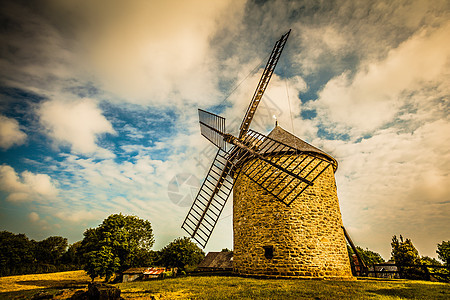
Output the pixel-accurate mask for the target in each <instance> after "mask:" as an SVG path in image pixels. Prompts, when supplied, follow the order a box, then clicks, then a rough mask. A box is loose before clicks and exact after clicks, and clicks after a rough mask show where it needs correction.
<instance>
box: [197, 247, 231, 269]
mask: <svg viewBox="0 0 450 300" xmlns="http://www.w3.org/2000/svg"><path fill="white" fill-rule="evenodd" d="M198 268H214V269H231V268H233V252H231V251H228V252H208V254H207V255H206V257H205V259H204V260H203V261H202V262H201V263H200V264H199V265H198Z"/></svg>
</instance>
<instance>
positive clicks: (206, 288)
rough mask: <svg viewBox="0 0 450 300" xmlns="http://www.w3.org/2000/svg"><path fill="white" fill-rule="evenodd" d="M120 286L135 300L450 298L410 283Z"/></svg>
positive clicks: (443, 288)
mask: <svg viewBox="0 0 450 300" xmlns="http://www.w3.org/2000/svg"><path fill="white" fill-rule="evenodd" d="M117 286H118V287H119V288H120V289H121V290H122V295H123V297H124V298H135V299H145V298H150V297H151V296H155V298H160V299H450V284H447V283H434V282H427V281H411V280H389V281H388V280H358V281H350V282H349V281H347V282H346V281H316V280H284V279H278V280H276V279H253V278H241V277H217V276H211V277H183V278H174V279H165V280H156V281H144V282H130V283H120V284H118V285H117Z"/></svg>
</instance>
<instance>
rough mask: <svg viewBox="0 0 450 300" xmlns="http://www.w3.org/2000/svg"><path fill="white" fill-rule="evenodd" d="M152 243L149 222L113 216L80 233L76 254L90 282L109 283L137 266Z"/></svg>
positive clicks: (130, 217) (135, 218)
mask: <svg viewBox="0 0 450 300" xmlns="http://www.w3.org/2000/svg"><path fill="white" fill-rule="evenodd" d="M153 243H154V238H153V230H152V227H151V224H150V222H149V221H147V220H142V219H139V218H138V217H136V216H125V215H122V214H113V215H110V216H109V217H108V218H106V219H105V220H103V223H102V224H100V225H99V227H97V228H89V229H87V230H86V231H85V232H84V238H83V240H82V241H81V246H80V249H79V253H80V254H81V255H82V256H83V262H84V265H85V266H84V269H85V271H86V272H87V273H88V275H89V276H90V277H91V279H92V280H94V278H95V277H97V276H100V277H105V281H109V280H110V278H111V277H112V275H113V274H114V273H118V272H122V271H124V270H126V269H128V268H130V267H137V266H140V263H141V261H140V259H141V258H142V257H145V256H146V255H147V254H148V252H150V248H151V247H152V246H153Z"/></svg>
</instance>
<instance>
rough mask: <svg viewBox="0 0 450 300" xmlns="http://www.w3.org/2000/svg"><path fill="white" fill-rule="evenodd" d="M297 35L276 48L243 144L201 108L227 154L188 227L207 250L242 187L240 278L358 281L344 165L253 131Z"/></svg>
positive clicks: (279, 135) (276, 135) (237, 213)
mask: <svg viewBox="0 0 450 300" xmlns="http://www.w3.org/2000/svg"><path fill="white" fill-rule="evenodd" d="M289 33H290V31H289V32H287V33H286V34H284V35H283V36H282V37H281V38H280V40H278V41H277V42H276V43H275V47H274V49H273V50H272V53H271V55H270V58H269V61H268V62H267V65H266V68H265V70H264V72H263V74H262V77H261V79H260V82H259V84H258V87H257V89H256V91H255V94H254V95H253V98H252V101H251V102H250V106H249V108H248V109H247V112H246V115H245V117H244V119H243V122H242V124H241V127H240V132H239V136H238V137H234V136H232V135H230V134H228V133H226V131H225V119H224V118H222V117H220V116H218V115H215V114H212V113H209V112H206V111H204V110H200V109H199V117H200V128H201V132H202V135H204V136H205V137H206V138H207V139H209V140H210V141H211V142H212V143H214V144H215V145H216V146H217V147H218V148H219V150H218V152H217V154H216V156H215V158H214V161H213V163H212V165H211V167H210V170H209V172H208V174H207V176H206V178H205V180H204V182H203V184H202V187H201V188H200V191H199V192H198V194H197V197H196V199H195V201H194V202H193V204H192V207H191V208H190V210H189V212H188V214H187V216H186V218H185V220H184V222H183V225H182V228H183V229H184V230H185V231H186V232H187V233H188V234H189V235H190V236H191V237H192V238H193V239H194V240H196V241H197V242H198V243H199V244H200V245H201V246H202V247H205V245H206V243H207V242H208V239H209V237H210V236H211V233H212V231H213V229H214V226H215V224H216V223H217V220H218V218H219V215H220V213H221V212H222V209H223V207H224V206H225V203H226V201H227V199H228V197H229V195H230V194H231V191H232V190H233V187H234V193H233V231H234V257H233V269H234V272H236V273H237V274H240V275H250V276H265V277H267V276H268V277H271V276H272V277H312V278H339V279H352V278H353V277H352V276H351V270H350V264H349V260H348V255H347V248H346V244H345V238H344V232H343V227H342V220H341V214H340V211H339V203H338V198H337V194H336V185H335V180H334V172H335V171H336V168H337V162H336V160H335V159H334V158H332V157H331V156H330V155H328V154H326V153H325V152H323V151H321V150H320V149H318V148H316V147H314V146H312V145H309V144H308V143H306V142H304V141H302V140H301V139H299V138H297V137H295V136H294V135H292V134H290V133H288V132H287V131H285V130H284V129H282V128H281V127H279V126H276V127H275V129H274V130H272V132H271V133H270V134H269V135H267V136H265V135H263V134H261V133H258V132H256V131H253V130H251V129H249V127H250V123H251V120H252V118H253V116H254V114H255V111H256V108H257V106H258V104H259V102H260V100H261V98H262V95H263V93H264V91H265V89H266V87H267V84H268V83H269V80H270V78H271V76H272V74H273V71H274V69H275V66H276V64H277V62H278V59H279V57H280V55H281V52H282V50H283V48H284V45H285V44H286V41H287V39H288V37H289ZM229 145H231V149H229V150H227V147H229Z"/></svg>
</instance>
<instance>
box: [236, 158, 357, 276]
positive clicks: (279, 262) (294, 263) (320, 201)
mask: <svg viewBox="0 0 450 300" xmlns="http://www.w3.org/2000/svg"><path fill="white" fill-rule="evenodd" d="M302 155H304V154H302ZM322 156H323V157H325V158H327V159H330V158H329V157H326V156H325V155H322ZM330 161H331V160H330ZM247 163H250V162H247ZM288 163H289V160H287V162H286V164H288ZM334 171H335V169H334V168H333V167H331V166H330V167H328V168H327V169H326V171H325V172H324V173H322V175H320V176H319V177H318V178H317V179H316V181H315V182H314V185H313V186H310V187H308V188H307V189H306V190H305V191H304V192H303V193H302V194H301V195H300V196H299V197H298V198H297V199H296V200H295V201H294V202H293V203H292V204H291V205H290V206H289V207H288V206H286V205H285V204H284V203H282V202H280V201H278V200H276V198H275V197H274V196H272V195H271V194H269V193H268V192H266V191H265V190H263V189H262V188H261V187H259V186H258V185H257V184H256V183H254V182H253V181H252V180H251V179H249V178H248V177H247V176H246V175H244V174H240V175H239V176H238V177H237V178H235V180H236V182H235V185H234V192H233V198H234V200H233V232H234V257H233V270H234V272H235V273H237V274H239V275H244V276H262V277H280V278H283V277H286V278H291V277H296V278H305V279H339V280H354V277H353V276H352V274H351V269H350V263H349V259H348V254H347V247H346V243H345V237H344V233H343V229H342V227H341V226H342V218H341V213H340V210H339V202H338V198H337V191H336V184H335V179H334Z"/></svg>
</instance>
